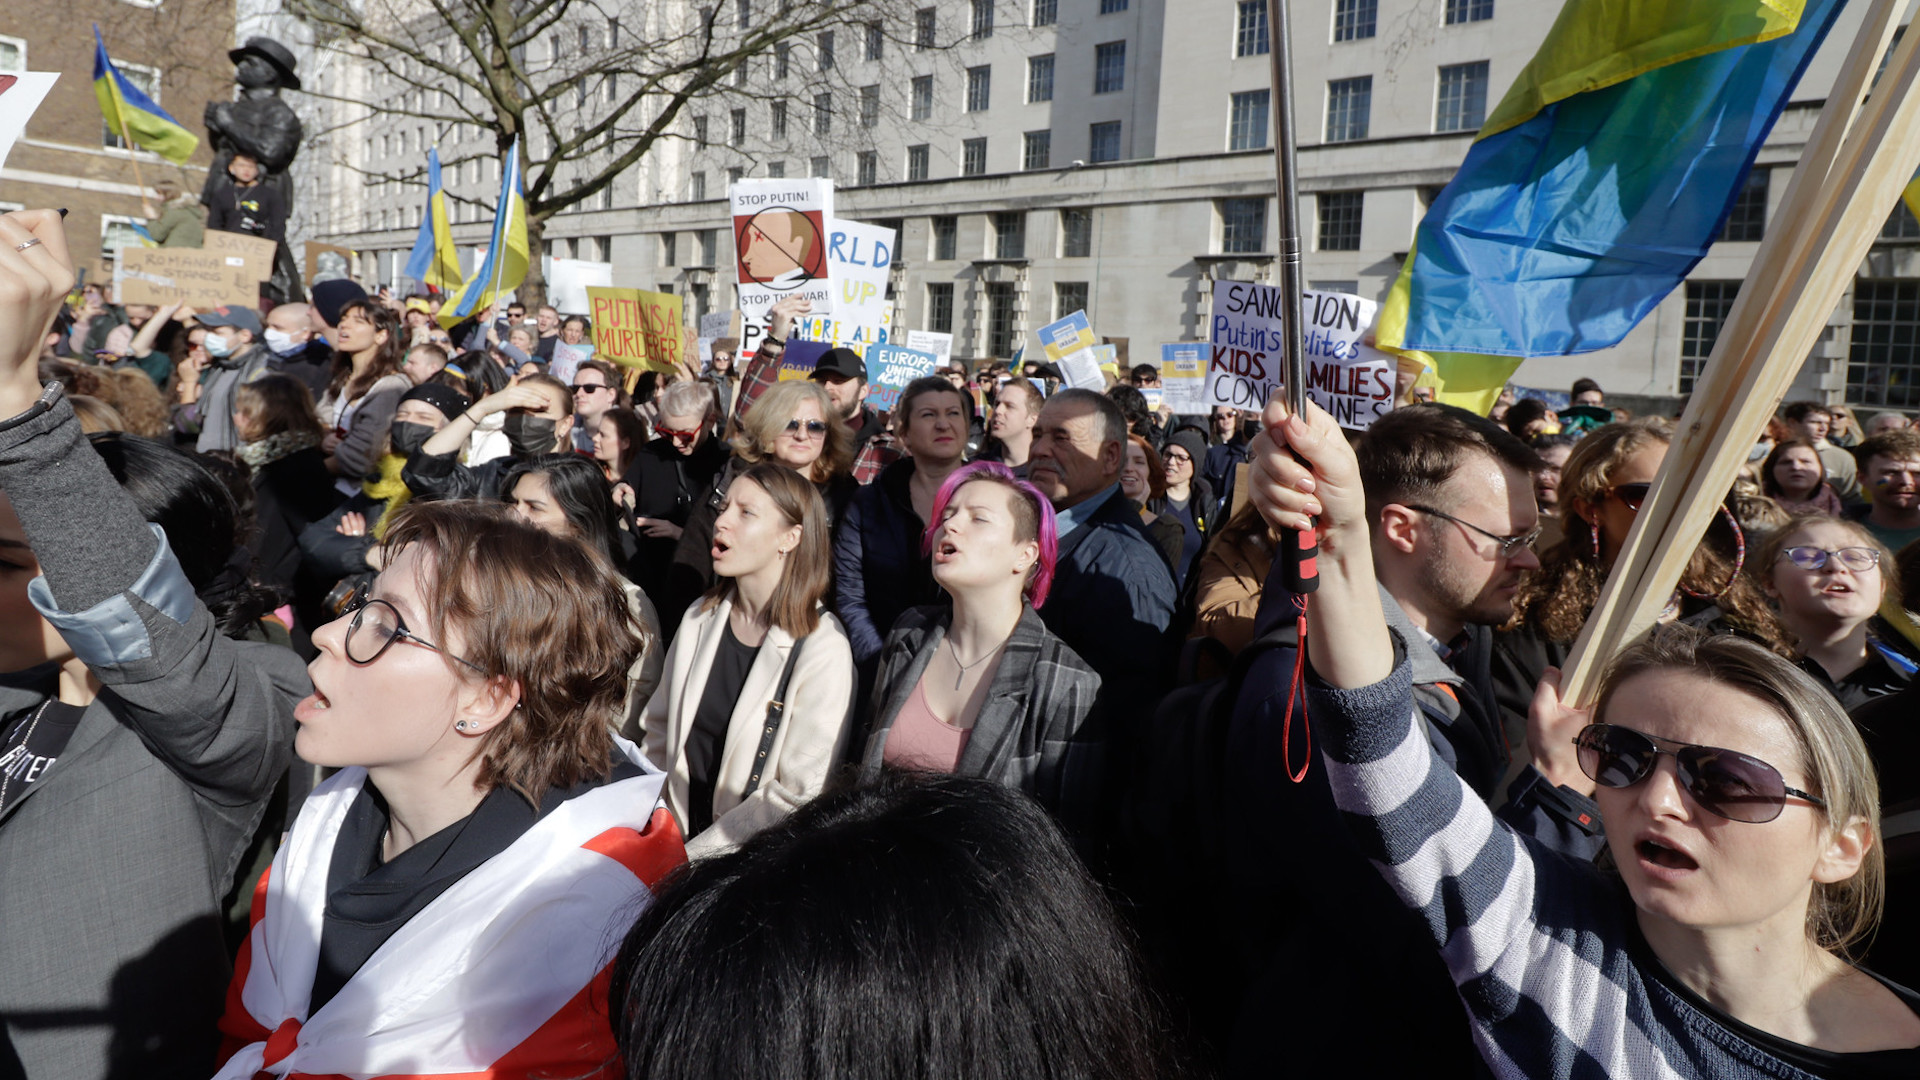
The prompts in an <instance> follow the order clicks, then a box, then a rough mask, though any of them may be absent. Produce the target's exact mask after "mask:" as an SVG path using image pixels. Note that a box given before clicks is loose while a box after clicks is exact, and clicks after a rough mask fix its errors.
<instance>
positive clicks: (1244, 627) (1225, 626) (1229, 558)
mask: <svg viewBox="0 0 1920 1080" xmlns="http://www.w3.org/2000/svg"><path fill="white" fill-rule="evenodd" d="M1272 566H1273V551H1272V549H1271V548H1269V547H1267V546H1266V544H1265V543H1264V541H1263V538H1262V537H1260V536H1259V535H1257V534H1255V535H1253V536H1248V537H1245V538H1230V537H1220V538H1217V539H1215V540H1214V542H1213V543H1211V544H1208V545H1207V550H1206V553H1205V554H1204V555H1201V556H1200V569H1199V570H1198V571H1197V573H1199V575H1200V584H1199V586H1198V587H1197V591H1196V593H1195V598H1194V599H1195V604H1196V609H1195V612H1194V618H1193V633H1192V634H1191V635H1190V636H1192V637H1210V638H1212V639H1214V640H1215V641H1218V642H1219V643H1220V644H1222V645H1225V646H1226V647H1227V649H1228V650H1229V651H1231V652H1232V653H1233V654H1234V655H1236V656H1238V655H1239V654H1240V652H1241V650H1243V649H1245V648H1246V647H1247V646H1248V645H1250V644H1252V643H1253V620H1254V616H1255V615H1256V614H1257V613H1258V612H1259V610H1260V591H1261V589H1263V588H1264V587H1265V586H1266V582H1267V571H1268V569H1270V568H1271V567H1272Z"/></svg>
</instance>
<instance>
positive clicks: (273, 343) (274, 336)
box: [267, 327, 307, 356]
mask: <svg viewBox="0 0 1920 1080" xmlns="http://www.w3.org/2000/svg"><path fill="white" fill-rule="evenodd" d="M306 347H307V343H306V342H304V341H296V340H294V337H293V335H292V334H289V333H287V332H286V331H284V330H275V329H273V328H272V327H268V328H267V348H269V349H271V350H273V354H274V355H275V356H285V355H287V354H288V353H293V352H299V351H300V350H301V349H304V348H306Z"/></svg>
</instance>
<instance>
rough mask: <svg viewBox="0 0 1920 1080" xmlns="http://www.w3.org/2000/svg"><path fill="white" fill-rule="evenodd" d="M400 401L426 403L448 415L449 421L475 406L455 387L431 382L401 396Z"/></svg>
mask: <svg viewBox="0 0 1920 1080" xmlns="http://www.w3.org/2000/svg"><path fill="white" fill-rule="evenodd" d="M400 400H401V401H424V402H426V403H427V404H429V405H431V406H433V407H434V408H436V409H439V410H440V411H441V412H443V413H446V414H447V419H449V420H451V419H453V418H454V417H456V416H459V415H460V414H461V413H463V412H466V411H467V408H468V407H469V406H470V405H472V404H473V403H472V402H470V401H468V400H467V396H466V395H465V394H462V393H461V392H460V391H458V390H455V389H454V388H453V387H451V386H442V385H440V384H439V383H431V382H430V383H421V384H420V385H419V386H416V387H414V388H413V389H411V390H409V391H407V392H406V393H404V394H402V395H400Z"/></svg>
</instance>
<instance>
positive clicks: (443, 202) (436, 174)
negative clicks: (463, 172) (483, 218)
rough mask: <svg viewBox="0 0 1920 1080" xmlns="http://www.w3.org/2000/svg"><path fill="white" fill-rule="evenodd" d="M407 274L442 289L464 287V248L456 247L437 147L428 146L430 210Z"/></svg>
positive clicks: (409, 261)
mask: <svg viewBox="0 0 1920 1080" xmlns="http://www.w3.org/2000/svg"><path fill="white" fill-rule="evenodd" d="M406 275H407V276H408V277H410V278H412V279H413V280H415V281H417V282H419V283H420V284H422V285H425V286H427V287H428V288H431V289H437V290H439V291H441V292H451V291H453V290H454V289H457V288H459V287H460V249H458V248H456V247H454V246H453V222H452V220H451V218H450V217H449V216H448V214H447V193H446V192H445V191H443V190H441V187H440V148H439V147H437V146H435V147H429V148H428V149H427V212H426V213H425V214H424V215H422V216H421V218H420V235H419V237H418V238H417V239H415V240H414V242H413V251H412V252H411V253H410V254H408V255H407V269H406Z"/></svg>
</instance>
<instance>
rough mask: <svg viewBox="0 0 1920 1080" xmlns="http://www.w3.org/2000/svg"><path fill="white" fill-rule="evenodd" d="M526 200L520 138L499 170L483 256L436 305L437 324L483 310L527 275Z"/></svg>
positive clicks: (448, 324)
mask: <svg viewBox="0 0 1920 1080" xmlns="http://www.w3.org/2000/svg"><path fill="white" fill-rule="evenodd" d="M529 261H530V260H529V256H528V249H527V201H526V199H525V198H523V197H522V196H521V194H520V140H518V139H515V140H514V141H513V145H512V146H511V147H509V148H508V149H507V163H506V166H505V167H504V168H502V169H501V170H500V201H499V203H498V204H496V205H495V207H494V210H493V238H492V239H491V240H489V241H488V242H487V257H486V258H485V259H484V260H482V261H481V263H480V267H479V269H477V270H475V271H474V272H473V276H472V277H470V278H468V279H467V283H466V284H465V285H463V286H461V287H460V288H459V290H458V291H456V292H455V293H454V294H453V295H452V296H451V297H449V298H448V299H447V302H446V303H445V304H442V305H441V306H440V314H439V316H438V318H439V322H440V325H441V326H442V327H445V328H446V329H449V330H451V329H452V328H453V327H454V325H455V324H456V323H459V322H460V321H461V320H463V319H468V318H471V317H473V315H474V314H476V313H478V312H481V311H485V310H486V308H487V305H488V304H491V303H493V301H494V298H495V297H497V296H499V295H500V294H501V293H504V292H508V291H510V290H512V289H515V288H517V287H519V285H520V282H521V281H522V280H523V279H524V278H525V277H526V276H527V263H528V262H529Z"/></svg>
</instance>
